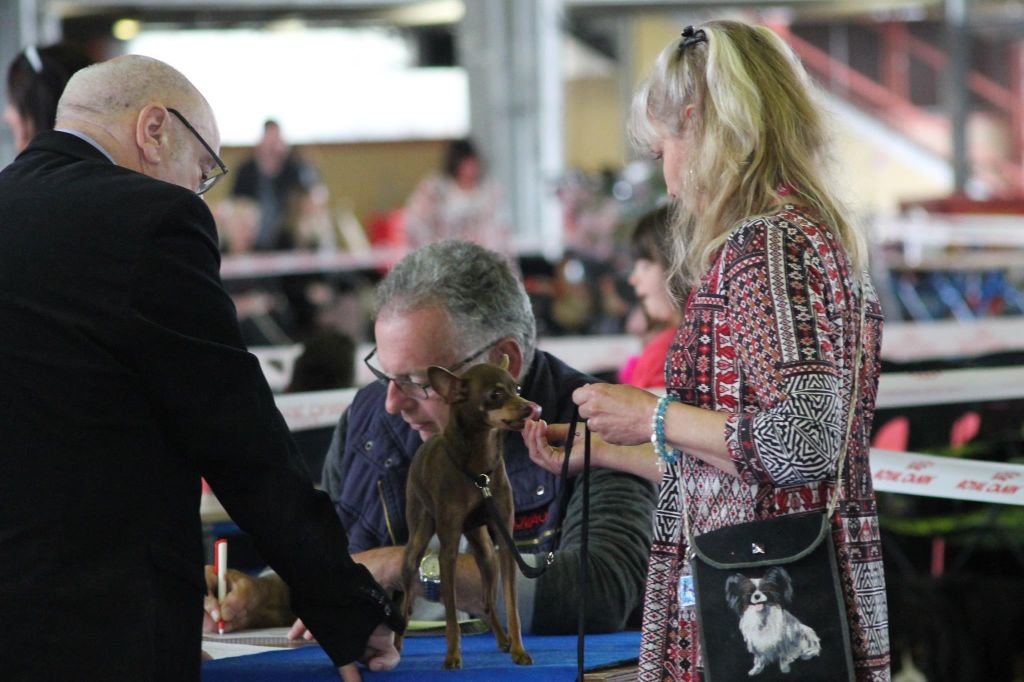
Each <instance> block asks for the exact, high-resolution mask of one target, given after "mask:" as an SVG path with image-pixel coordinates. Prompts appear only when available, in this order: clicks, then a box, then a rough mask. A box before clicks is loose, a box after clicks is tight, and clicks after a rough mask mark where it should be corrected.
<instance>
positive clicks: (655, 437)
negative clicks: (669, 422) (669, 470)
mask: <svg viewBox="0 0 1024 682" xmlns="http://www.w3.org/2000/svg"><path fill="white" fill-rule="evenodd" d="M676 402H679V398H677V397H676V396H674V395H672V394H671V393H666V394H665V395H663V396H661V397H660V398H658V405H657V407H655V408H654V415H653V416H652V417H651V445H653V446H654V454H655V455H657V456H658V462H659V464H658V468H659V469H660V468H661V466H662V465H661V462H665V463H666V464H675V462H676V460H677V459H679V451H678V450H676V449H674V448H667V447H665V410H667V409H668V404H669V403H676Z"/></svg>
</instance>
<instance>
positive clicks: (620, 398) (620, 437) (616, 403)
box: [531, 384, 658, 461]
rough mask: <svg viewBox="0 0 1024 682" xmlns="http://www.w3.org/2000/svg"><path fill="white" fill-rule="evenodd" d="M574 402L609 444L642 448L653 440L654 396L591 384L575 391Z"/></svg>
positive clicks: (594, 430)
mask: <svg viewBox="0 0 1024 682" xmlns="http://www.w3.org/2000/svg"><path fill="white" fill-rule="evenodd" d="M572 399H573V401H574V402H575V403H576V404H577V405H578V406H579V412H580V418H581V419H586V420H587V425H588V426H589V427H590V430H591V431H593V432H594V433H596V434H598V435H600V436H601V437H602V438H603V439H604V440H605V441H607V442H609V443H613V444H615V445H640V444H642V443H647V442H649V441H650V440H651V415H653V414H654V408H655V406H656V405H657V404H658V397H657V396H655V395H654V394H653V393H648V392H647V391H644V390H642V389H639V388H635V387H633V386H627V385H623V384H587V385H586V386H580V387H579V388H577V389H576V390H575V391H573V394H572ZM573 449H574V450H575V448H573ZM574 454H575V453H574ZM531 457H532V453H531ZM574 459H575V457H574ZM535 461H536V460H535Z"/></svg>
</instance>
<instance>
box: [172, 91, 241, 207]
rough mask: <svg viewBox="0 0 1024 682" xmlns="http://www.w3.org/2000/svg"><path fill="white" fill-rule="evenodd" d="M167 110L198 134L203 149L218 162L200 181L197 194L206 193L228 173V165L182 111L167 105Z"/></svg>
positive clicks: (190, 130) (193, 132) (197, 137)
mask: <svg viewBox="0 0 1024 682" xmlns="http://www.w3.org/2000/svg"><path fill="white" fill-rule="evenodd" d="M167 111H169V112H171V113H172V114H174V115H175V116H176V117H177V119H178V120H179V121H181V123H182V125H184V126H185V127H186V128H188V130H189V132H190V133H192V134H193V135H195V136H196V139H197V140H199V144H201V145H203V149H205V150H206V151H207V152H209V154H210V156H211V157H212V158H213V161H214V163H216V164H217V168H215V169H213V170H211V171H210V172H209V173H206V172H204V173H203V179H202V180H200V181H199V187H198V189H196V194H205V193H206V191H207V190H208V189H210V188H211V187H213V186H214V185H216V184H217V181H218V180H220V179H221V178H223V177H224V176H225V175H227V174H228V167H227V166H225V165H224V162H223V161H221V160H220V157H219V156H217V152H215V151H213V148H212V147H211V146H210V145H208V144H206V140H204V139H203V136H202V135H200V134H199V131H198V130H196V129H195V128H193V127H192V124H191V123H189V122H188V119H187V118H185V116H184V115H183V114H182V113H181V112H180V111H178V110H177V109H172V108H171V107H167Z"/></svg>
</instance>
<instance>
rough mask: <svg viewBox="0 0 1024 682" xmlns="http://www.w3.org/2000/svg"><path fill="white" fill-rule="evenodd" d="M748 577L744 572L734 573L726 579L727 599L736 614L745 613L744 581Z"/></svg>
mask: <svg viewBox="0 0 1024 682" xmlns="http://www.w3.org/2000/svg"><path fill="white" fill-rule="evenodd" d="M746 580H747V577H746V576H745V575H743V574H742V573H733V574H732V575H730V576H729V578H728V579H727V580H726V581H725V601H726V603H727V604H729V608H730V609H732V610H733V611H735V612H736V615H738V616H742V615H743V606H744V604H743V583H744V582H746Z"/></svg>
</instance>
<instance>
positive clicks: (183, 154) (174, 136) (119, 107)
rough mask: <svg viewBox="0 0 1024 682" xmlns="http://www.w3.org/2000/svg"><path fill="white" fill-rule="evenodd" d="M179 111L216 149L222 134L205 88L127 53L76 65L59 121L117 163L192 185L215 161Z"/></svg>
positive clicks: (166, 67)
mask: <svg viewBox="0 0 1024 682" xmlns="http://www.w3.org/2000/svg"><path fill="white" fill-rule="evenodd" d="M169 109H174V110H176V111H178V112H180V114H181V115H182V116H184V117H185V119H186V120H188V122H189V123H190V124H191V125H192V126H193V127H194V128H195V130H196V131H197V133H198V134H199V135H201V136H202V138H203V140H205V141H206V142H207V143H208V144H209V145H210V147H211V148H213V149H214V150H217V149H219V147H220V133H219V131H218V130H217V123H216V121H215V120H214V116H213V111H212V110H211V109H210V105H209V103H208V102H207V101H206V98H205V97H203V95H202V93H200V92H199V90H197V89H196V87H195V86H194V85H192V83H191V82H189V80H188V79H187V78H186V77H185V76H184V75H183V74H182V73H181V72H180V71H178V70H177V69H175V68H174V67H172V66H170V65H169V64H166V63H164V62H162V61H160V60H158V59H152V58H150V57H143V56H141V55H125V56H122V57H116V58H114V59H111V60H109V61H105V62H101V63H99V64H94V65H93V66H90V67H88V68H86V69H82V70H81V71H78V72H77V73H76V74H75V75H74V76H72V78H71V80H69V81H68V84H67V86H66V87H65V88H64V94H63V95H62V96H61V98H60V101H59V102H58V104H57V122H56V127H57V128H58V129H60V128H67V129H71V130H77V131H79V132H82V133H85V134H86V135H88V136H89V137H91V138H92V139H94V140H96V141H97V142H98V143H99V144H100V145H101V146H102V147H103V148H104V149H105V150H106V151H107V152H108V153H109V154H110V155H111V156H112V157H113V159H114V162H115V163H117V164H118V165H120V166H124V167H126V168H130V169H132V170H135V171H138V172H140V173H144V174H145V175H149V176H150V177H154V178H157V179H159V180H164V181H166V182H171V183H173V184H176V185H180V186H182V187H187V188H190V189H195V188H196V187H197V186H198V183H199V182H200V179H201V177H202V176H203V175H204V174H205V173H208V172H209V171H210V170H211V169H212V167H213V166H214V160H213V159H212V158H211V157H210V155H209V154H208V153H207V152H206V150H205V148H204V147H203V146H202V143H201V142H199V141H198V140H197V139H196V137H195V135H194V134H193V133H192V132H191V131H189V130H188V128H187V127H186V126H185V125H184V124H183V123H182V121H180V120H179V119H178V117H176V116H174V115H172V114H171V113H170V112H169V111H168V110H169Z"/></svg>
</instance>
